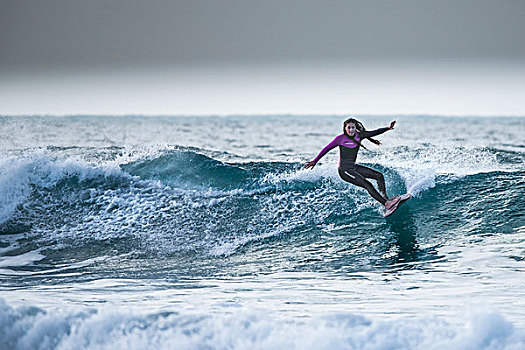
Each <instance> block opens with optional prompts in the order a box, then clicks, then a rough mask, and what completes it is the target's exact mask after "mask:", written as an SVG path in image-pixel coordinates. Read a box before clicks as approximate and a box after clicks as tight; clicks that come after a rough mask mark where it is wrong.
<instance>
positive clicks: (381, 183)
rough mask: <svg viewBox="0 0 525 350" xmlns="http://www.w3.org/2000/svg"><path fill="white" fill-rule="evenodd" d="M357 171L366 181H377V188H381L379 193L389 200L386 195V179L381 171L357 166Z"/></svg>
mask: <svg viewBox="0 0 525 350" xmlns="http://www.w3.org/2000/svg"><path fill="white" fill-rule="evenodd" d="M356 170H357V172H358V173H359V174H361V175H363V177H364V178H366V179H374V180H376V181H377V187H379V192H381V194H382V195H383V197H384V198H385V199H386V200H387V199H388V196H387V195H386V185H385V177H384V176H383V174H381V173H380V172H379V171H377V170H374V169H370V168H367V167H366V166H362V165H358V164H356Z"/></svg>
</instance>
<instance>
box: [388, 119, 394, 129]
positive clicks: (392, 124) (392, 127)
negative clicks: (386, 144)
mask: <svg viewBox="0 0 525 350" xmlns="http://www.w3.org/2000/svg"><path fill="white" fill-rule="evenodd" d="M394 125H396V121H395V120H394V121H393V122H392V123H390V126H389V127H388V128H389V129H390V130H393V129H394Z"/></svg>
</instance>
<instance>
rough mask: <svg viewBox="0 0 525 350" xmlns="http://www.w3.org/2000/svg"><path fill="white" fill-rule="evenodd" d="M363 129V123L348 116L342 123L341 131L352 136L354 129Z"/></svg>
mask: <svg viewBox="0 0 525 350" xmlns="http://www.w3.org/2000/svg"><path fill="white" fill-rule="evenodd" d="M363 130H365V128H364V127H363V124H361V122H360V121H359V120H357V119H354V118H348V119H347V120H345V121H344V123H343V133H344V134H345V135H346V136H348V137H354V136H355V133H356V131H357V132H362V131H363Z"/></svg>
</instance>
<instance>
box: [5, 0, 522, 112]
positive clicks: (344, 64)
mask: <svg viewBox="0 0 525 350" xmlns="http://www.w3.org/2000/svg"><path fill="white" fill-rule="evenodd" d="M0 6H1V7H0V78H3V80H4V83H1V82H0V92H2V91H3V92H6V91H8V92H9V91H10V92H9V93H10V94H11V97H12V98H11V99H9V101H7V100H4V101H1V100H0V102H4V106H5V105H6V104H8V105H9V106H10V107H9V108H7V107H6V108H3V109H2V107H1V106H0V113H17V112H19V113H22V112H24V113H25V112H30V111H34V112H39V111H40V112H42V113H44V112H46V111H47V112H50V113H53V112H57V111H56V110H53V108H51V109H49V108H48V107H46V108H40V109H39V106H38V105H34V107H31V108H33V109H31V108H29V107H28V108H29V109H27V108H26V109H24V108H17V107H16V106H15V102H13V98H15V100H16V96H15V95H14V94H15V93H18V92H17V91H16V90H13V89H15V88H16V87H17V86H18V87H19V88H20V87H23V88H25V90H26V91H30V90H31V89H33V90H32V91H38V89H39V86H40V87H41V86H45V82H44V81H43V80H39V81H36V80H35V79H37V77H36V76H37V75H38V74H37V73H38V72H47V71H51V72H52V71H53V70H55V71H56V70H57V69H61V70H64V69H68V73H64V72H65V71H62V73H60V74H61V75H60V76H56V77H54V78H52V79H51V78H49V76H47V77H48V81H49V82H51V81H53V82H54V83H56V84H55V85H53V86H55V87H57V88H58V87H60V88H61V89H66V90H67V84H69V83H66V82H65V80H64V79H65V78H64V76H63V75H64V74H69V75H70V77H73V76H74V74H77V73H75V72H76V71H77V70H78V71H80V70H90V72H95V71H97V70H98V72H99V74H100V75H101V77H102V76H107V72H108V70H109V71H112V70H118V69H123V68H125V67H133V69H134V70H135V71H137V72H138V71H139V70H140V69H141V67H144V69H149V70H151V69H157V70H158V69H160V67H172V68H170V69H176V70H177V72H182V71H184V68H185V67H187V68H188V69H191V70H194V71H201V70H200V69H199V67H207V69H210V68H209V67H217V68H216V69H217V70H218V71H217V72H215V73H214V75H213V77H214V78H213V79H215V81H214V82H213V81H211V82H210V81H209V83H210V84H212V85H213V83H215V84H216V85H217V86H222V85H224V84H221V83H220V80H221V79H223V78H224V76H225V75H226V74H230V75H231V74H233V75H235V74H237V73H238V72H237V73H235V71H232V68H231V67H236V66H238V67H244V66H250V65H252V66H257V65H261V66H265V67H266V68H265V69H266V71H265V72H266V73H268V74H272V73H271V72H272V70H271V68H268V67H271V66H272V65H277V66H279V67H281V68H280V71H279V74H281V75H282V71H283V69H284V70H285V71H286V69H285V68H283V67H286V66H290V67H291V66H295V65H297V66H298V67H308V69H309V71H310V72H311V70H312V69H315V67H316V66H318V67H321V68H320V70H319V72H317V73H316V74H317V76H319V77H320V78H323V77H324V76H325V75H324V73H322V70H323V69H324V68H323V67H324V66H326V65H333V64H338V65H340V66H341V69H342V70H341V72H343V73H344V72H346V73H348V74H346V73H344V74H342V75H345V74H346V79H347V80H348V79H350V78H351V76H352V74H351V73H349V72H351V71H352V69H353V70H354V71H356V70H359V71H361V72H362V71H363V69H361V68H360V67H361V66H362V65H363V64H365V65H369V64H371V63H373V64H374V65H375V68H370V67H368V69H369V70H375V71H377V72H386V71H387V68H386V67H387V66H388V65H389V64H390V63H392V62H395V63H396V64H410V63H411V62H417V63H418V64H419V65H420V67H421V64H426V65H427V68H428V69H430V68H431V67H433V65H434V64H438V66H437V67H438V70H439V69H441V71H443V66H439V64H440V62H441V63H442V62H459V63H458V64H460V66H458V67H459V68H458V67H456V68H454V69H452V70H451V71H450V72H449V73H448V74H452V73H453V74H456V73H457V72H458V69H459V70H461V69H462V68H461V65H462V67H465V66H467V67H468V66H469V64H470V63H472V64H474V65H478V66H477V67H478V71H477V72H476V74H481V75H483V74H484V68H482V69H480V68H479V64H487V63H490V62H493V63H494V64H493V67H501V65H502V64H506V63H509V64H510V65H511V66H512V67H513V68H512V69H515V68H516V67H518V68H516V69H518V70H520V69H521V68H520V65H522V63H523V62H525V35H523V33H525V1H523V0H499V1H497V0H494V1H487V0H470V1H466V0H453V1H451V0H440V1H434V0H433V1H429V0H399V1H394V0H389V1H387V0H369V1H353V0H347V1H343V0H337V1H332V0H323V1H312V0H264V1H262V0H261V1H251V0H187V1H181V0H179V1H176V0H171V1H170V0H142V1H139V0H127V1H126V0H106V1H102V0H46V1H30V0H0ZM220 67H229V68H227V70H222V72H223V75H222V77H223V78H221V75H220V74H219V73H220V70H221V69H222V68H220ZM427 68H425V69H423V70H422V71H421V72H426V71H427V70H426V69H427ZM166 69H168V68H166ZM242 69H244V68H242ZM394 69H395V67H394ZM419 69H422V68H419ZM506 71H509V69H507V70H506ZM102 72H104V74H102ZM275 72H277V70H275V71H274V73H275ZM245 73H246V71H244V73H243V74H245ZM266 73H264V74H266ZM303 73H304V74H301V73H297V72H295V73H294V74H295V77H296V78H297V79H298V80H297V79H296V80H297V81H296V83H295V87H296V88H297V87H298V86H299V85H298V84H299V82H300V81H301V79H302V80H303V81H304V79H305V74H307V73H306V71H304V72H303ZM332 73H333V72H332ZM510 73H512V74H513V72H512V71H511V72H510ZM510 73H509V79H510V77H511V75H512V74H510ZM42 74H44V73H42ZM115 74H116V73H115ZM118 74H120V78H121V79H120V81H121V82H122V84H123V86H124V85H127V84H129V82H128V83H126V82H124V81H125V79H124V78H123V77H124V76H126V75H127V76H128V77H129V78H130V79H132V78H133V77H132V75H133V73H131V72H130V71H129V70H128V71H126V72H124V71H122V70H120V71H119V73H118ZM157 74H158V73H157ZM160 74H161V73H160ZM177 74H178V73H176V72H172V75H171V76H172V77H173V78H177V77H180V74H179V75H177ZM257 74H259V75H260V72H259V73H257ZM275 74H277V73H275ZM432 74H434V73H432ZM468 74H472V72H471V73H468ZM491 74H492V75H493V72H488V75H491ZM520 74H521V73H519V72H518V76H519V78H520V79H521V77H522V75H520ZM161 75H162V74H161ZM314 75H315V74H314ZM332 75H333V76H334V77H337V74H332ZM40 78H41V79H44V78H45V77H44V78H42V76H40ZM40 78H39V79H40ZM135 78H136V77H135ZM149 78H150V81H153V80H154V78H153V76H152V75H149ZM211 78H212V75H209V76H208V77H204V76H201V77H200V78H199V79H201V80H209V79H211ZM368 78H369V77H368V76H366V75H362V74H361V78H360V79H362V80H361V81H364V82H365V84H364V85H367V84H366V82H367V80H368ZM372 78H373V77H370V79H372ZM375 78H377V74H376V76H375ZM497 78H498V79H500V83H502V82H503V84H504V85H505V84H506V85H508V86H511V87H515V86H516V85H519V83H520V81H518V80H512V81H509V80H505V79H506V78H504V77H503V76H499V77H497ZM28 79H29V80H28ZM31 79H33V80H31ZM133 79H134V78H133ZM396 79H397V78H396ZM396 79H394V80H392V81H391V82H390V83H393V84H394V85H395V84H396V83H395V82H396V81H397V80H396ZM465 79H467V78H465ZM468 79H470V78H468ZM468 79H467V80H468ZM66 80H67V79H66ZM70 80H71V79H70ZM72 80H73V81H75V82H76V84H77V85H76V87H78V88H80V87H81V86H84V87H86V86H87V85H86V84H87V82H86V80H85V79H84V80H82V79H80V78H78V79H72ZM336 80H337V79H336ZM336 80H334V83H335V84H337V81H336ZM59 81H61V84H62V85H60V84H59V83H58V82H59ZM309 82H310V83H316V80H315V79H314V80H311V76H310V81H309ZM255 83H256V82H254V84H255ZM421 83H422V84H423V85H422V86H424V84H425V83H424V82H421ZM478 83H479V81H478ZM491 83H492V82H489V81H487V82H486V84H487V85H488V84H491ZM2 84H3V85H2ZM8 84H10V85H8ZM38 84H40V85H38ZM57 84H58V85H57ZM64 84H66V85H64ZM107 84H110V83H109V81H108V82H106V85H107ZM152 84H153V85H152V86H154V85H155V83H152ZM243 84H244V88H245V89H250V88H253V89H254V90H257V89H259V91H262V90H264V89H262V90H261V86H260V85H253V86H251V85H250V83H249V79H248V80H247V81H244V82H243ZM349 84H354V85H352V88H356V87H357V85H356V84H357V82H356V81H354V82H349ZM374 84H375V82H372V81H369V84H368V85H367V86H369V87H370V89H371V90H370V91H369V92H370V94H373V93H374V90H373V88H372V86H375V85H374ZM212 85H208V88H209V89H210V90H213V88H214V87H213V86H212ZM70 87H71V86H70ZM237 88H239V87H237ZM397 88H399V87H397ZM118 89H119V92H120V94H121V95H124V94H125V93H124V92H123V91H122V89H121V88H120V87H119V88H118ZM177 89H178V90H177ZM283 89H284V88H283ZM339 89H340V90H339V92H340V93H341V91H343V90H344V89H345V87H344V86H342V85H341V84H339ZM381 89H382V90H385V91H386V90H387V89H386V87H385V86H383V87H381ZM440 89H441V88H440ZM443 89H446V87H445V86H443ZM79 91H80V90H79ZM172 91H173V92H174V91H178V92H179V93H180V92H181V91H182V90H181V86H177V87H175V86H173V89H172ZM509 91H510V90H509ZM110 92H111V88H109V90H108V93H110ZM57 93H58V92H57ZM313 93H314V94H317V92H313ZM35 94H37V93H36V92H35ZM166 94H167V95H168V94H169V93H166ZM478 94H479V92H478ZM53 96H54V95H53V94H51V95H50V96H48V100H49V101H52V99H53ZM75 96H76V101H77V102H78V101H80V102H81V101H82V95H81V92H78V94H77V95H75ZM305 96H306V95H305ZM513 96H515V97H516V98H521V97H522V96H521V95H519V96H518V95H516V93H514V95H513ZM201 97H202V99H204V100H205V99H206V98H205V97H204V96H201ZM260 97H261V96H259V97H258V98H260ZM4 98H5V97H4ZM253 98H257V96H255V95H254V97H253ZM0 99H1V97H0ZM196 100H199V98H197V97H196ZM507 102H508V101H507ZM115 103H117V100H115ZM516 104H517V103H516ZM76 106H77V107H74V106H72V107H71V108H70V110H71V112H72V113H73V112H75V111H77V112H82V111H84V112H85V111H87V109H86V107H85V106H84V105H83V104H82V103H80V104H78V103H77V105H76ZM82 106H84V107H82ZM284 107H286V105H284ZM399 107H402V106H397V109H395V108H394V109H393V110H392V112H396V111H403V110H404V111H408V112H410V111H416V110H418V109H417V108H416V109H414V108H405V109H403V108H399ZM75 108H77V109H75ZM133 108H135V110H137V106H135V107H133ZM243 108H244V107H243ZM279 108H280V107H277V106H276V107H275V109H271V111H272V112H273V111H276V110H279ZM344 108H347V107H346V106H340V108H335V109H334V111H336V110H342V109H344ZM385 108H386V107H385ZM282 109H283V110H282V111H283V112H293V111H294V109H293V108H289V109H286V108H282ZM318 109H319V110H321V111H322V110H324V109H323V108H321V106H319V108H318ZM67 110H68V109H67V108H65V109H64V110H63V111H64V112H65V111H67ZM138 110H140V113H144V112H147V111H148V109H147V108H142V109H141V108H138ZM212 110H213V106H210V112H211V111H212ZM364 110H369V111H371V112H374V110H373V108H372V109H370V108H368V109H366V108H365V109H364ZM507 110H508V108H507ZM61 111H62V110H61ZM124 111H125V108H124V109H122V112H123V113H124ZM126 111H127V110H126ZM165 111H166V113H168V111H172V112H173V113H182V112H184V111H183V110H182V109H180V108H177V106H176V104H167V105H166V109H165ZM186 111H187V112H189V113H191V108H190V109H189V110H186ZM195 111H197V109H196V110H195ZM199 111H201V109H199ZM228 111H231V112H233V111H237V112H240V113H242V112H243V109H242V108H241V106H232V108H231V109H229V110H228ZM258 111H260V112H264V111H265V110H264V108H262V109H261V108H259V109H257V108H256V109H254V110H253V111H252V112H258ZM331 111H332V110H327V112H331ZM495 111H498V109H495ZM96 112H97V113H98V112H100V110H97V111H96ZM132 112H133V111H131V110H129V111H127V113H132ZM157 112H158V111H157ZM225 112H227V111H225ZM246 112H248V111H246ZM429 112H431V111H430V110H429ZM451 112H452V113H454V111H451ZM521 112H525V109H523V110H522V111H520V113H521Z"/></svg>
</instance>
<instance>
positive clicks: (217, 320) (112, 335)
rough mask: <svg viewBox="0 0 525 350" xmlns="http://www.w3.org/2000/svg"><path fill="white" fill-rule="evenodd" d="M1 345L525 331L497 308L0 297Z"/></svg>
mask: <svg viewBox="0 0 525 350" xmlns="http://www.w3.org/2000/svg"><path fill="white" fill-rule="evenodd" d="M0 336H1V338H2V344H1V345H0V348H2V349H6V350H7V349H10V350H26V349H31V350H33V349H49V350H51V349H79V350H81V349H147V348H155V349H173V348H176V349H272V350H273V349H327V350H334V349H370V350H373V349H429V350H431V349H445V348H446V349H457V350H465V349H467V350H468V349H472V350H480V349H487V350H489V349H494V350H496V349H498V350H505V349H508V350H518V349H523V348H524V347H525V332H524V331H523V330H522V329H520V328H516V327H515V326H513V325H512V324H511V323H510V322H508V321H506V320H505V318H504V317H502V316H501V315H499V314H494V313H477V314H472V315H468V316H467V317H465V318H464V319H463V320H461V321H460V322H458V323H449V322H448V321H446V320H444V319H439V318H435V317H430V316H420V317H415V318H398V319H390V320H382V319H372V318H368V317H364V316H360V315H355V314H350V313H336V314H320V315H316V316H313V317H310V318H290V317H282V316H278V315H276V314H275V313H268V312H266V311H265V310H260V309H259V310H248V309H244V308H241V309H238V310H236V311H235V312H233V313H227V314H226V313H223V314H219V315H217V314H195V313H193V314H177V313H162V314H149V315H147V314H137V313H136V312H127V311H118V310H109V308H107V309H84V310H80V311H79V310H42V309H39V308H34V307H19V308H14V307H11V306H9V305H7V304H6V303H5V301H3V300H2V299H0Z"/></svg>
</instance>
